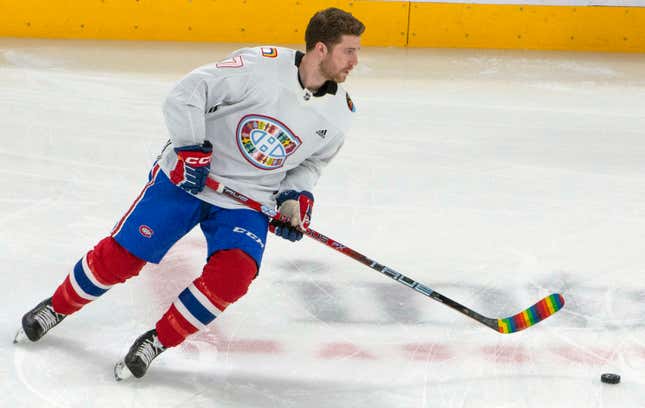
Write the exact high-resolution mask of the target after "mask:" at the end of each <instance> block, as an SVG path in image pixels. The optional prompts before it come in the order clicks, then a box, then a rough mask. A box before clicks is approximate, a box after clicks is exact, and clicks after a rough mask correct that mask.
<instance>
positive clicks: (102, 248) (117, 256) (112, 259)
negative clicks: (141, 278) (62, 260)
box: [52, 237, 146, 315]
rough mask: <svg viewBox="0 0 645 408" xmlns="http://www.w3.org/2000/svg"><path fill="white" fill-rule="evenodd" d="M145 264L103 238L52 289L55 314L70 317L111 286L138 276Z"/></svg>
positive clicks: (111, 241)
mask: <svg viewBox="0 0 645 408" xmlns="http://www.w3.org/2000/svg"><path fill="white" fill-rule="evenodd" d="M145 264H146V262H145V261H144V260H142V259H139V258H137V257H136V256H134V255H132V254H131V253H129V252H128V251H127V250H125V248H123V247H122V246H121V245H119V244H118V243H117V242H116V241H115V240H114V238H112V237H107V238H104V239H103V240H101V241H100V242H99V243H98V244H97V245H96V246H95V247H94V249H92V250H91V251H89V252H88V253H87V254H86V255H85V256H84V257H83V258H81V259H80V260H79V261H78V262H77V263H76V265H75V266H74V270H73V271H72V272H71V273H70V274H69V275H68V276H67V277H66V278H65V280H64V281H63V283H62V284H61V285H60V286H59V287H58V288H57V289H56V292H55V293H54V296H53V297H52V306H53V308H54V310H55V311H56V312H57V313H62V314H64V315H69V314H72V313H74V312H76V311H78V310H79V309H81V308H82V307H83V306H85V305H86V304H88V303H89V302H91V301H93V300H95V299H97V298H98V297H99V296H101V295H102V294H104V293H105V292H107V291H108V290H109V289H110V288H111V287H112V286H114V285H115V284H117V283H122V282H125V281H126V280H127V279H128V278H131V277H133V276H136V275H138V274H139V272H140V271H141V269H142V268H143V266H144V265H145Z"/></svg>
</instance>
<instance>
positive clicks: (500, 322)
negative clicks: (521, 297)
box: [206, 178, 564, 333]
mask: <svg viewBox="0 0 645 408" xmlns="http://www.w3.org/2000/svg"><path fill="white" fill-rule="evenodd" d="M206 185H207V186H208V187H210V188H212V189H213V190H216V191H217V192H219V193H221V194H224V195H226V196H228V197H231V198H233V199H235V200H236V201H238V202H240V203H242V204H244V205H245V206H247V207H249V208H252V209H254V210H256V211H259V212H261V213H262V214H264V215H266V216H267V217H269V218H270V219H273V220H276V221H280V222H288V221H289V218H287V217H286V216H284V215H282V214H280V213H279V212H278V211H276V210H274V209H273V208H269V207H267V206H265V205H262V204H261V203H259V202H258V201H255V200H254V199H252V198H250V197H247V196H246V195H244V194H242V193H239V192H237V191H235V190H233V189H231V188H229V187H226V186H225V185H223V184H221V183H220V182H218V181H217V180H214V179H212V178H208V179H207V181H206ZM305 235H307V236H308V237H309V238H312V239H314V240H316V241H318V242H320V243H322V244H325V245H326V246H328V247H329V248H331V249H333V250H335V251H338V252H340V253H342V254H344V255H346V256H348V257H350V258H352V259H354V260H356V261H358V262H360V263H362V264H363V265H365V266H368V267H369V268H371V269H373V270H375V271H377V272H379V273H381V274H383V275H385V276H387V277H388V278H390V279H393V280H395V281H397V282H398V283H400V284H402V285H405V286H407V287H409V288H411V289H414V290H415V291H417V292H419V293H421V294H423V295H425V296H427V297H429V298H431V299H433V300H436V301H437V302H440V303H443V304H444V305H446V306H448V307H450V308H451V309H454V310H456V311H458V312H459V313H461V314H463V315H465V316H468V317H470V318H471V319H473V320H475V321H477V322H479V323H481V324H483V325H485V326H487V327H490V328H491V329H493V330H495V331H497V332H500V333H514V332H516V331H519V330H523V329H525V328H527V327H530V326H532V325H534V324H536V323H538V322H540V321H542V320H544V319H546V318H547V317H549V316H551V315H552V314H554V313H556V312H557V311H558V310H560V309H561V308H562V306H563V305H564V298H563V297H562V296H561V295H559V294H552V295H550V296H547V297H545V298H543V299H541V300H540V301H539V302H537V303H536V304H535V305H533V306H531V307H530V308H527V309H525V310H524V311H522V312H520V313H517V314H515V315H513V316H510V317H507V318H505V319H495V318H490V317H486V316H483V315H481V314H479V313H477V312H476V311H474V310H472V309H471V308H469V307H467V306H464V305H462V304H460V303H458V302H456V301H454V300H453V299H451V298H449V297H447V296H444V295H442V294H441V293H439V292H437V291H435V290H433V289H431V288H430V287H428V286H426V285H423V284H421V283H419V282H417V281H415V280H414V279H412V278H410V277H408V276H405V275H404V274H402V273H399V272H397V271H395V270H394V269H392V268H389V267H387V266H385V265H382V264H380V263H378V262H376V261H375V260H373V259H371V258H369V257H367V256H365V255H363V254H361V253H360V252H358V251H355V250H354V249H352V248H350V247H348V246H347V245H344V244H341V243H340V242H338V241H336V240H334V239H332V238H330V237H328V236H326V235H323V234H321V233H320V232H318V231H316V230H314V229H312V228H309V229H307V231H305ZM545 305H546V306H545ZM538 306H540V307H538ZM547 306H548V307H547ZM527 314H528V315H529V316H530V318H525V317H524V315H527ZM509 322H510V323H509Z"/></svg>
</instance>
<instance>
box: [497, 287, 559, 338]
mask: <svg viewBox="0 0 645 408" xmlns="http://www.w3.org/2000/svg"><path fill="white" fill-rule="evenodd" d="M563 307H564V297H563V296H562V295H561V294H559V293H552V294H550V295H549V296H547V297H545V298H544V299H542V300H540V301H539V302H537V303H536V304H534V305H533V306H531V307H529V308H528V309H526V310H523V311H521V312H520V313H518V314H515V315H513V316H510V317H507V318H505V319H497V331H499V332H500V333H503V334H509V333H515V332H518V331H520V330H524V329H526V328H529V327H531V326H534V325H536V324H538V323H540V322H541V321H542V320H544V319H546V318H547V317H549V316H552V315H554V314H555V313H557V312H558V311H559V310H560V309H562V308H563Z"/></svg>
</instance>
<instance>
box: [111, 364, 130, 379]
mask: <svg viewBox="0 0 645 408" xmlns="http://www.w3.org/2000/svg"><path fill="white" fill-rule="evenodd" d="M130 377H132V372H131V371H130V369H129V368H128V366H127V365H125V362H124V361H119V362H118V363H116V365H115V366H114V379H115V380H117V381H123V380H126V379H128V378H130Z"/></svg>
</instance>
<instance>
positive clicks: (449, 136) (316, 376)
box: [0, 39, 645, 408]
mask: <svg viewBox="0 0 645 408" xmlns="http://www.w3.org/2000/svg"><path fill="white" fill-rule="evenodd" d="M240 46H242V44H218V45H213V44H182V43H140V42H90V41H48V40H18V39H0V135H1V138H2V139H1V140H2V144H1V145H0V175H1V176H2V177H0V190H1V191H2V195H1V196H0V260H1V261H2V263H3V265H4V270H3V273H2V274H0V288H2V289H1V290H2V298H3V305H4V307H3V308H2V311H1V312H0V322H1V323H2V324H1V326H0V327H1V333H0V334H1V337H3V338H5V339H6V341H5V342H0V356H2V361H1V362H2V364H0V406H2V407H179V406H182V407H194V408H197V407H231V408H233V407H235V408H237V407H315V408H318V407H343V408H344V407H374V408H380V407H383V408H385V407H388V408H389V407H394V408H407V407H415V408H417V407H459V408H465V407H477V408H481V407H521V408H524V407H527V408H528V407H544V406H549V407H621V408H629V407H645V330H644V327H645V274H644V273H645V255H643V242H645V176H644V174H645V56H644V55H642V54H640V55H639V54H632V55H627V54H589V53H565V52H552V53H551V52H521V51H491V50H489V51H480V50H421V49H413V50H401V49H382V48H381V49H379V48H365V49H364V50H363V51H362V55H361V65H359V67H358V68H357V69H356V71H355V72H354V73H353V74H352V75H351V76H350V78H349V81H348V83H347V89H348V90H349V91H350V93H351V95H352V99H353V100H354V102H355V103H356V105H357V108H358V112H357V114H356V121H355V126H354V128H353V131H352V132H351V134H350V136H349V138H348V140H347V143H346V145H345V147H344V149H343V151H342V153H341V154H340V155H339V156H338V158H337V159H336V160H335V161H334V162H333V163H332V165H331V166H330V167H329V168H328V169H327V170H326V173H325V174H324V176H323V178H322V179H321V181H320V184H319V186H318V188H317V191H316V193H317V195H316V210H315V215H314V223H313V226H314V227H315V228H316V229H317V230H319V231H320V232H322V233H325V234H327V235H329V236H330V237H332V238H334V239H337V240H339V241H341V242H343V243H345V244H347V245H349V246H351V247H352V248H354V249H356V250H358V251H360V252H363V253H365V254H366V255H367V256H369V257H372V258H374V259H376V260H378V261H379V262H381V263H383V264H385V265H388V266H390V267H392V268H394V269H396V270H398V271H400V272H402V273H404V274H406V275H409V276H410V277H412V278H414V279H416V280H417V281H419V282H421V283H424V284H426V285H427V286H430V287H431V288H433V289H435V290H438V291H439V292H441V293H442V294H444V295H446V296H448V297H451V298H453V299H455V300H457V301H459V302H461V303H464V304H466V305H468V306H470V307H472V308H474V309H475V310H477V311H479V312H481V313H482V314H484V315H487V316H492V317H506V316H508V315H511V314H513V313H516V312H518V311H520V310H521V309H523V308H525V307H528V306H530V305H531V304H532V303H533V302H535V301H537V300H538V299H540V298H541V297H543V296H545V295H547V294H549V293H551V292H561V293H562V294H563V295H564V296H565V298H566V300H567V305H566V307H565V309H564V310H563V311H561V312H560V313H558V314H557V315H555V316H553V317H551V318H549V319H548V320H546V321H544V322H542V323H540V324H539V325H537V326H535V327H532V328H530V329H528V330H526V331H524V332H520V333H517V334H513V335H501V334H497V333H495V332H493V331H491V330H490V329H488V328H486V327H483V326H481V325H478V324H476V323H474V322H473V321H471V320H470V319H467V318H465V317H463V316H462V315H460V314H459V313H456V312H455V311H453V310H451V309H448V308H446V307H444V306H442V305H441V304H439V303H437V302H434V301H432V300H430V299H428V298H425V297H424V296H421V295H419V294H418V293H416V292H414V291H411V290H410V289H408V288H406V287H404V286H402V285H399V284H397V283H395V282H393V281H391V280H389V279H387V278H385V277H383V276H382V275H380V274H378V273H377V272H374V271H372V270H370V269H369V268H366V267H364V266H362V265H361V264H359V263H357V262H355V261H353V260H351V259H349V258H345V257H343V256H342V255H341V254H338V253H335V252H333V251H331V250H330V249H328V248H325V247H324V246H322V245H320V244H318V243H316V242H314V241H310V240H304V241H301V242H300V243H298V244H290V243H288V242H286V241H282V240H278V239H276V238H272V239H271V240H270V242H269V249H268V251H267V253H266V256H265V261H264V264H263V267H262V271H261V274H260V277H259V278H258V279H257V280H256V281H255V282H254V284H253V286H252V288H251V290H250V291H249V294H248V295H247V296H246V297H245V298H243V299H242V300H241V301H239V302H238V303H237V304H235V305H233V306H231V307H230V308H229V309H228V310H227V311H226V313H224V314H223V315H221V317H219V318H218V320H217V321H216V322H215V324H213V325H212V327H211V328H210V329H209V330H208V331H207V332H205V333H202V334H199V335H196V336H195V337H194V338H192V339H190V340H189V341H187V342H186V343H185V344H183V345H182V346H181V347H179V348H178V349H174V350H171V351H169V352H167V353H164V354H163V355H162V357H160V358H159V359H158V360H156V361H155V363H154V365H153V367H152V368H151V370H150V371H149V373H148V375H146V377H145V378H144V379H142V380H140V381H127V382H122V383H116V382H115V381H114V380H113V378H112V366H113V364H114V363H115V362H116V361H117V360H119V359H120V358H121V357H122V356H123V355H124V353H125V352H126V351H127V349H128V347H129V345H130V344H131V342H132V341H133V340H134V339H135V338H136V337H137V336H138V335H139V334H141V333H143V332H144V331H146V330H148V329H149V328H150V327H152V325H153V324H154V323H155V322H156V320H157V319H158V318H159V316H160V315H161V314H162V313H163V312H164V311H165V309H166V307H167V306H168V305H169V303H170V302H171V301H172V300H173V299H174V298H175V296H176V295H177V294H178V293H179V292H180V291H181V290H182V289H183V288H184V287H185V286H186V285H187V284H188V283H189V282H191V281H192V280H193V279H194V278H195V277H196V276H197V275H198V274H199V272H200V269H201V265H202V262H203V260H204V255H205V254H204V251H205V248H204V244H203V242H202V238H201V236H200V233H199V232H198V231H197V232H195V233H191V234H189V235H188V236H187V237H186V238H185V239H183V240H182V241H180V242H179V243H178V244H177V245H176V247H175V248H173V249H172V250H171V252H170V253H169V255H168V256H167V258H166V259H165V260H164V261H163V262H162V263H161V264H160V265H157V266H152V265H150V266H147V267H146V268H145V269H144V271H143V272H142V273H141V275H140V277H138V278H137V279H134V280H131V281H129V282H128V283H126V284H125V285H121V286H118V287H115V288H113V289H112V290H111V291H110V292H109V293H108V294H106V295H105V296H104V297H103V298H102V299H100V300H99V301H97V302H95V303H93V304H91V305H89V306H88V307H87V308H86V309H84V310H83V311H82V312H81V313H79V314H78V315H75V316H71V317H69V318H68V319H66V320H65V321H64V322H63V323H62V324H61V325H60V326H59V327H57V328H56V329H54V330H53V331H52V332H51V333H50V334H49V335H48V336H46V337H45V338H44V339H43V340H41V341H40V342H39V343H36V344H24V345H17V346H14V345H13V344H11V340H12V339H13V335H14V334H15V330H16V328H17V327H18V325H19V321H20V318H21V316H22V314H23V313H24V312H25V311H27V310H28V309H30V308H31V307H32V306H34V305H35V304H36V303H38V302H39V301H41V300H42V299H43V298H45V297H48V296H50V295H51V294H52V292H53V290H54V288H55V287H56V285H58V284H59V283H60V282H61V281H62V279H63V278H64V277H65V274H67V273H68V272H69V271H70V268H71V267H72V266H73V265H74V263H75V262H76V261H77V259H78V258H79V257H80V256H82V255H83V253H84V252H85V251H86V250H87V249H89V248H90V247H91V245H93V244H94V243H96V242H97V241H98V240H99V239H100V238H102V237H103V236H105V235H106V234H107V233H108V232H109V230H110V228H111V226H112V225H113V224H114V222H115V221H116V220H118V218H120V216H121V214H122V213H123V212H124V211H125V210H126V209H127V208H128V207H129V205H130V203H131V202H132V200H133V199H134V198H135V196H136V194H137V193H138V191H139V190H140V189H141V187H142V186H143V184H144V183H145V180H146V175H147V171H148V169H149V167H150V165H151V164H152V162H153V161H154V159H155V157H156V154H157V153H158V151H159V150H160V148H161V147H162V145H163V143H164V141H165V140H166V131H165V128H164V124H163V118H162V116H161V110H160V105H161V103H162V101H163V98H164V96H165V94H166V93H167V92H168V90H169V89H170V87H171V86H172V85H173V83H174V81H177V80H178V79H179V78H180V77H181V76H183V75H184V74H185V73H187V72H188V71H189V70H191V69H192V68H194V67H197V66H199V65H201V64H204V63H208V62H213V61H216V60H219V59H221V58H223V57H224V56H225V55H226V54H227V53H228V52H229V51H231V50H233V49H235V48H238V47H240ZM215 160H216V159H215ZM603 372H616V373H619V374H621V376H622V382H621V383H620V384H619V385H616V386H611V385H606V384H602V383H601V382H600V374H601V373H603Z"/></svg>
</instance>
